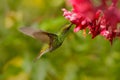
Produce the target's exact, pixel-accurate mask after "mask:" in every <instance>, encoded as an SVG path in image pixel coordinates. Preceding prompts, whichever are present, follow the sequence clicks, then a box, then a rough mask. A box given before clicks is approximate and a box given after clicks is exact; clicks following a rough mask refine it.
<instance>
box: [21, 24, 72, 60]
mask: <svg viewBox="0 0 120 80" xmlns="http://www.w3.org/2000/svg"><path fill="white" fill-rule="evenodd" d="M71 26H72V24H69V25H66V26H65V27H64V28H63V29H62V31H61V32H60V33H59V34H54V33H49V32H45V31H43V30H38V29H35V28H33V27H21V28H20V29H19V31H20V32H22V33H23V34H25V35H28V36H30V37H33V38H35V39H37V40H40V41H42V42H44V43H47V46H46V45H44V46H43V47H42V49H41V50H40V52H39V54H38V56H37V57H36V58H35V59H34V62H35V61H37V60H39V59H40V57H41V56H42V55H43V54H45V53H48V52H52V51H54V50H55V49H57V48H59V47H60V46H61V45H62V43H63V41H64V40H65V38H66V37H67V35H68V33H69V31H70V28H71Z"/></svg>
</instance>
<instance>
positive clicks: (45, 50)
mask: <svg viewBox="0 0 120 80" xmlns="http://www.w3.org/2000/svg"><path fill="white" fill-rule="evenodd" d="M49 51H50V49H49V48H48V47H46V46H45V47H43V49H42V50H41V51H40V53H39V54H38V56H37V57H36V58H35V59H34V61H33V62H36V61H37V60H39V59H40V58H41V56H42V55H44V54H45V53H47V52H49Z"/></svg>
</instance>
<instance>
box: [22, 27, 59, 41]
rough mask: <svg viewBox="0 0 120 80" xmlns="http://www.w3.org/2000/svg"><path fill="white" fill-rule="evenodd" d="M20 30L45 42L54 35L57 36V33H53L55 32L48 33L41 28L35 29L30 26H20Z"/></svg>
mask: <svg viewBox="0 0 120 80" xmlns="http://www.w3.org/2000/svg"><path fill="white" fill-rule="evenodd" d="M20 32H22V33H24V34H26V35H28V36H31V37H33V38H35V39H38V40H41V41H42V42H45V43H50V42H51V40H53V39H54V38H55V37H57V35H55V34H52V33H48V32H45V31H42V30H37V29H34V28H32V27H22V28H20Z"/></svg>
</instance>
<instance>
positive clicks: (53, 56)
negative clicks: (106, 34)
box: [0, 0, 120, 80]
mask: <svg viewBox="0 0 120 80" xmlns="http://www.w3.org/2000/svg"><path fill="white" fill-rule="evenodd" d="M63 7H64V8H67V9H71V7H70V5H69V3H68V2H67V1H65V0H0V80H120V40H119V39H116V40H114V42H113V45H110V43H109V41H107V40H105V39H104V38H103V37H101V36H98V37H96V38H95V39H91V36H90V35H87V36H86V37H83V33H82V31H80V32H78V33H74V32H73V31H72V29H71V32H70V34H69V35H68V37H67V38H66V39H65V41H64V43H63V44H62V46H61V47H60V48H58V49H57V50H55V51H53V52H51V53H47V54H45V55H43V56H42V58H41V59H40V60H39V61H37V62H36V63H33V62H32V61H33V60H34V58H35V57H36V56H37V54H38V53H39V51H40V50H41V47H42V45H43V44H42V43H41V42H39V41H37V40H35V39H33V38H31V37H28V36H26V35H24V34H22V33H20V32H19V31H18V28H20V27H24V26H30V25H32V26H35V27H37V28H39V29H42V30H45V31H48V32H52V33H58V32H59V31H60V29H61V28H62V25H64V24H66V22H68V21H67V20H65V18H64V17H63V16H62V14H63V12H62V11H61V9H62V8H63Z"/></svg>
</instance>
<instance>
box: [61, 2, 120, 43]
mask: <svg viewBox="0 0 120 80" xmlns="http://www.w3.org/2000/svg"><path fill="white" fill-rule="evenodd" d="M98 1H99V2H100V5H98V6H95V5H94V2H93V1H92V0H70V2H71V4H72V6H73V9H72V11H67V10H66V9H63V11H64V14H63V16H65V18H66V19H68V20H69V21H70V22H71V23H73V24H75V25H76V27H75V28H74V32H78V31H79V30H83V29H87V28H88V29H89V33H90V34H91V35H92V38H95V37H96V36H97V35H102V36H104V37H105V38H106V39H108V40H109V41H110V42H111V43H112V41H113V39H114V38H115V37H120V30H119V29H118V28H117V25H118V23H120V9H119V8H118V6H117V3H119V2H118V1H119V0H98ZM110 1H111V4H110V5H108V4H107V3H108V2H110Z"/></svg>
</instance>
